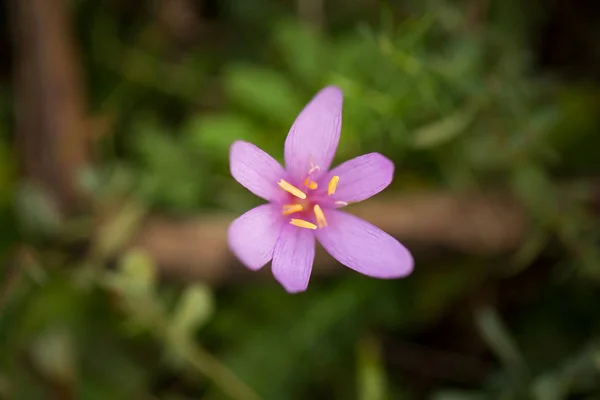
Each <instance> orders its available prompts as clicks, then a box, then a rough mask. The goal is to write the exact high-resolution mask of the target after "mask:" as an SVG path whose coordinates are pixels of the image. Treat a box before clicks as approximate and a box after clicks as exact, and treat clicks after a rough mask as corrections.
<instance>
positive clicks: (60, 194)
mask: <svg viewBox="0 0 600 400" xmlns="http://www.w3.org/2000/svg"><path fill="white" fill-rule="evenodd" d="M10 6H11V12H12V18H11V21H12V23H13V37H14V49H15V68H14V71H15V97H16V101H15V110H16V138H17V144H18V146H19V147H20V154H21V161H22V166H23V169H24V173H25V175H26V176H27V177H28V178H29V179H32V180H33V181H35V182H36V183H37V184H38V185H40V186H41V187H42V188H43V189H44V190H45V191H47V192H48V193H49V194H51V195H52V197H53V198H55V199H56V201H57V202H58V204H59V206H60V208H61V209H62V210H63V211H70V210H73V209H75V208H77V207H78V206H79V205H80V204H81V201H82V199H83V194H82V193H81V191H79V190H78V188H77V184H76V176H75V174H76V173H77V172H78V171H81V169H82V167H83V166H84V165H85V164H86V163H88V161H89V159H88V157H89V154H88V136H87V135H86V131H87V129H86V122H85V115H84V112H85V111H84V107H85V106H84V104H85V96H84V91H83V80H82V77H81V71H80V69H79V67H80V65H79V62H78V60H77V57H76V51H75V45H74V43H73V35H71V33H70V28H69V19H68V10H67V5H66V2H65V1H64V0H12V1H11V2H10Z"/></svg>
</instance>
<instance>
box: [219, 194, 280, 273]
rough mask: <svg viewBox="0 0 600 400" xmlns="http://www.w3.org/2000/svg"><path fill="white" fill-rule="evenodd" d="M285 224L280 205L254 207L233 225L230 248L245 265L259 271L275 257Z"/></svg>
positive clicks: (229, 234)
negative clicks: (276, 245) (278, 240)
mask: <svg viewBox="0 0 600 400" xmlns="http://www.w3.org/2000/svg"><path fill="white" fill-rule="evenodd" d="M284 223H285V222H284V220H283V218H282V216H281V209H280V207H279V206H276V205H274V204H263V205H262V206H258V207H256V208H253V209H252V210H250V211H248V212H246V213H245V214H243V215H242V216H240V217H238V218H237V219H235V220H234V221H233V222H232V223H231V224H230V225H229V229H228V231H227V242H228V244H229V248H230V249H231V251H233V253H234V254H235V255H236V257H237V258H238V259H239V260H240V261H241V262H242V264H244V265H245V266H246V267H248V268H249V269H251V270H254V271H256V270H258V269H260V268H262V267H263V266H264V265H265V264H266V263H268V262H269V261H271V259H272V258H273V252H274V250H275V244H276V243H277V239H278V238H279V233H280V232H281V228H282V227H283V224H284Z"/></svg>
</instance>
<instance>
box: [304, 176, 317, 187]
mask: <svg viewBox="0 0 600 400" xmlns="http://www.w3.org/2000/svg"><path fill="white" fill-rule="evenodd" d="M304 186H306V187H308V188H309V189H310V190H315V189H316V188H318V187H319V185H318V184H317V182H314V181H311V180H310V178H306V179H305V180H304Z"/></svg>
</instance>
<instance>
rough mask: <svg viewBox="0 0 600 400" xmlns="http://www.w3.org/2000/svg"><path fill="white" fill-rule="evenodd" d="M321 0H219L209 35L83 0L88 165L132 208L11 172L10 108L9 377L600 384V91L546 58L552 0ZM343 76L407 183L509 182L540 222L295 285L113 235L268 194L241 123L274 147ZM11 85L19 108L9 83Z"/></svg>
mask: <svg viewBox="0 0 600 400" xmlns="http://www.w3.org/2000/svg"><path fill="white" fill-rule="evenodd" d="M303 2H304V1H303V0H299V1H297V2H291V1H290V2H278V1H273V0H245V1H233V0H228V1H223V2H216V4H217V5H216V6H215V7H216V9H217V13H216V15H212V14H211V13H209V14H211V15H210V17H207V20H206V21H202V24H205V25H203V26H204V30H202V31H201V33H200V34H198V35H197V36H196V37H194V38H193V39H192V40H181V39H178V38H176V37H173V36H170V35H169V34H168V32H167V31H165V30H164V29H163V28H161V27H160V26H159V25H157V24H156V13H157V9H156V7H155V6H156V4H155V2H150V1H148V2H139V4H137V5H135V6H133V5H129V3H122V4H121V2H118V1H116V0H103V1H91V0H78V1H72V2H71V5H72V11H73V17H74V19H73V20H74V23H75V28H76V32H77V38H78V41H79V42H78V43H79V47H80V49H81V51H82V58H83V62H84V66H85V73H86V79H87V81H86V82H87V84H88V90H89V94H90V99H91V103H92V105H91V110H90V112H91V113H92V114H93V115H96V116H100V117H101V118H102V121H104V125H103V126H105V134H104V135H103V136H102V138H101V139H100V140H99V141H98V142H97V151H98V153H99V154H101V155H102V157H103V160H104V161H103V163H102V164H101V165H99V166H97V168H96V169H94V170H90V171H84V172H83V173H82V179H81V184H82V185H83V186H84V187H85V188H86V189H87V190H88V191H89V192H90V193H91V194H92V195H93V198H94V201H95V202H96V203H97V204H98V207H99V208H103V207H106V208H110V207H109V206H110V204H113V203H114V202H115V201H117V200H118V202H120V203H125V204H126V206H124V207H123V208H122V210H121V211H119V212H118V213H117V214H116V215H115V216H114V218H112V219H111V220H110V223H107V224H106V225H105V226H103V227H102V229H96V228H95V227H93V224H90V222H89V221H88V220H87V219H86V218H85V217H83V218H82V219H81V220H77V221H62V220H60V218H59V217H58V216H57V214H56V213H55V212H54V210H53V208H52V206H51V205H50V204H48V203H47V201H46V200H45V199H44V197H43V196H42V195H41V194H39V193H38V192H37V191H36V189H35V188H33V187H30V186H28V185H27V184H26V183H25V182H23V181H22V180H20V179H19V178H18V177H17V172H16V171H17V169H16V160H17V158H18V155H17V153H16V150H15V148H14V145H13V139H12V135H11V129H12V124H11V123H10V122H9V123H7V124H3V126H2V129H3V132H0V136H1V138H2V142H0V208H1V212H0V220H1V221H2V228H3V229H2V231H1V232H0V255H2V257H4V258H5V259H6V260H7V262H6V263H4V264H3V266H2V285H1V289H0V398H1V399H4V398H6V399H40V398H46V397H48V396H54V397H56V398H65V399H67V398H81V399H172V400H175V399H177V400H183V399H192V398H207V399H221V398H236V399H246V398H248V399H251V398H264V399H275V400H279V399H281V400H286V399H309V398H323V399H360V400H383V399H420V398H429V399H435V400H455V399H456V400H471V399H473V400H475V399H507V400H509V399H536V400H554V399H556V400H559V399H575V398H577V399H596V398H600V383H599V382H600V344H599V343H600V342H599V341H598V340H599V337H598V327H599V322H600V314H599V313H598V307H597V305H598V304H600V303H599V301H600V293H599V291H598V285H599V281H598V277H599V275H600V259H599V252H598V244H599V242H598V239H599V238H600V236H599V234H600V223H599V222H598V218H597V215H594V214H593V209H592V208H590V207H589V204H590V200H593V195H594V193H595V194H596V195H597V191H596V192H595V191H594V190H595V187H594V186H593V184H594V181H593V178H594V177H596V176H597V175H598V173H599V172H600V163H599V162H597V161H596V155H597V152H598V148H599V147H598V145H599V144H600V139H599V136H598V132H599V130H598V129H599V128H600V114H599V113H598V104H599V103H598V100H599V99H600V91H598V88H597V87H596V86H594V85H593V84H592V83H591V81H587V80H586V79H585V77H581V78H580V79H578V80H572V79H571V80H569V79H566V78H564V76H562V75H561V74H560V73H559V72H560V71H557V70H555V69H552V68H548V67H546V66H544V65H541V64H540V63H539V62H537V60H538V57H537V52H538V48H537V47H536V45H535V43H536V38H537V36H538V35H540V31H541V26H543V22H544V21H546V20H547V19H548V18H550V16H549V15H548V10H547V8H546V7H545V6H544V3H543V2H541V1H540V2H532V3H528V4H524V3H523V2H520V1H518V0H493V1H492V0H490V1H488V2H486V1H477V0H474V1H470V2H461V1H455V2H452V1H447V0H428V1H416V0H404V1H402V2H370V1H366V0H360V1H356V2H355V3H353V4H346V3H344V2H342V1H341V0H332V1H325V2H324V4H325V12H324V24H323V26H321V27H320V28H319V27H316V26H315V22H316V21H314V20H311V19H310V18H299V17H298V13H297V10H296V8H295V5H298V4H299V3H303ZM306 2H310V0H306ZM190 3H191V4H195V7H196V8H194V9H195V10H196V11H198V10H200V9H201V6H200V2H198V3H195V2H190ZM314 3H317V4H320V2H319V1H314ZM211 4H213V5H214V4H215V2H211ZM482 4H483V6H484V12H482V13H481V15H478V14H477V13H475V14H473V13H470V12H469V10H471V8H472V7H473V6H478V5H482ZM590 40H591V39H590ZM591 43H593V40H592V41H591ZM589 46H593V44H589ZM328 84H336V85H339V86H340V87H341V88H342V89H343V90H344V93H345V104H344V116H343V118H344V120H343V136H342V141H341V144H340V149H339V152H338V154H337V157H338V159H339V160H345V159H349V158H352V157H355V156H356V155H359V154H362V153H365V152H371V151H378V152H381V153H383V154H385V155H386V156H388V157H390V158H391V159H392V160H394V161H395V162H396V165H397V174H396V177H395V181H394V183H393V185H392V187H391V188H390V189H389V191H391V192H394V191H402V192H410V191H413V190H421V189H428V188H432V189H440V190H447V191H458V190H464V189H475V190H480V189H481V190H490V189H501V190H505V191H508V192H510V193H511V194H513V195H514V196H515V197H516V198H518V199H519V200H520V201H521V202H522V203H523V204H524V205H525V207H526V209H527V211H528V216H529V218H530V222H531V230H530V232H529V233H528V235H527V240H526V241H525V242H524V243H522V246H521V248H519V249H518V250H517V251H516V252H515V253H514V254H507V255H505V256H503V257H484V256H480V257H474V256H470V257H467V256H464V255H459V254H454V255H453V256H452V257H445V258H443V259H427V260H425V261H424V262H420V260H419V259H417V269H416V272H415V274H414V275H413V276H411V277H410V278H408V279H405V280H401V281H376V280H372V279H368V278H365V277H362V276H358V275H357V274H353V273H342V274H340V275H338V276H335V277H331V278H328V279H315V280H313V282H311V286H310V289H309V291H308V292H306V293H305V294H302V295H296V296H290V295H288V294H286V293H285V292H284V291H283V290H282V289H281V287H279V286H278V285H277V284H276V283H275V282H274V281H261V282H258V281H257V282H252V283H247V284H246V283H245V284H236V285H225V286H223V287H220V288H211V287H208V286H206V285H204V284H202V283H199V282H186V283H182V282H177V283H174V282H167V281H165V280H163V279H159V278H158V277H157V274H156V266H155V265H154V261H153V260H152V259H151V258H149V257H148V255H147V254H145V253H143V252H141V251H137V250H134V251H132V252H129V253H127V254H124V255H123V254H120V253H119V252H118V251H117V250H118V249H119V248H120V246H121V244H122V243H124V242H125V241H126V240H127V239H128V237H129V235H130V234H131V230H132V229H133V227H135V226H136V224H137V222H139V221H140V220H141V218H143V216H144V215H146V214H147V213H148V212H155V211H156V212H157V211H160V212H164V213H168V214H171V215H176V216H178V217H182V218H185V217H186V216H189V215H194V214H196V213H198V212H200V211H202V212H207V213H210V212H219V211H231V212H236V213H242V212H244V211H245V210H247V209H249V208H250V207H252V206H254V205H255V204H258V199H256V198H254V197H253V196H252V195H251V194H250V193H248V192H247V191H246V190H245V189H244V188H243V187H241V186H240V185H239V184H237V183H236V182H235V181H234V180H233V179H232V178H231V177H230V176H229V172H228V149H229V146H230V144H231V143H232V141H233V140H236V139H244V140H248V141H251V142H253V143H255V144H257V145H258V146H260V147H261V148H263V149H265V150H266V151H267V152H269V153H271V154H273V155H274V156H275V157H276V158H279V159H281V156H282V145H283V141H284V139H285V135H286V133H287V130H288V129H289V126H290V125H291V123H292V121H293V120H294V118H295V116H296V114H297V113H298V112H299V110H300V109H301V108H302V106H303V105H304V104H305V103H306V102H307V101H308V100H309V99H310V98H311V97H312V96H313V95H314V94H315V93H316V92H317V91H318V90H319V89H320V88H322V87H323V86H325V85H328ZM0 100H1V101H0V112H1V113H2V114H1V115H2V119H3V120H5V121H10V119H9V118H10V114H11V111H12V99H11V86H10V84H9V82H4V83H3V85H2V88H1V91H0ZM123 199H125V200H123ZM82 240H83V241H85V242H86V243H88V245H89V249H90V250H87V251H84V252H81V251H78V250H77V249H78V244H79V243H80V242H81V241H82ZM202 245H203V244H202V243H198V246H202ZM22 248H25V249H26V250H24V252H25V254H27V255H28V256H27V257H25V258H24V260H25V261H21V262H20V263H19V264H18V265H13V263H11V262H9V260H11V259H12V255H14V252H15V251H17V250H15V249H22ZM82 253H84V254H83V255H82ZM417 254H418V253H417ZM19 259H20V260H22V259H23V257H21V258H19ZM513 292H514V294H513ZM473 369H476V371H475V372H461V371H472V370H473Z"/></svg>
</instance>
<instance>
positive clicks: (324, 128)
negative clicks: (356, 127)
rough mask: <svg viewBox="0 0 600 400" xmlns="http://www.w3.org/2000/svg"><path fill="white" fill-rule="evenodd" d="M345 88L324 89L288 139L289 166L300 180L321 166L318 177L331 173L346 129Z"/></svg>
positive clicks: (286, 150)
mask: <svg viewBox="0 0 600 400" xmlns="http://www.w3.org/2000/svg"><path fill="white" fill-rule="evenodd" d="M342 103H343V94H342V91H341V90H340V89H339V88H337V87H335V86H328V87H326V88H324V89H322V90H321V91H320V92H319V93H317V94H316V95H315V97H313V99H312V100H311V101H310V102H309V103H308V104H307V105H306V106H305V107H304V109H303V110H302V111H301V112H300V114H299V115H298V117H297V118H296V121H294V124H293V125H292V127H291V129H290V131H289V133H288V136H287V138H286V140H285V149H284V154H285V165H286V169H287V171H288V173H289V174H290V176H291V177H293V178H294V179H296V180H301V179H304V178H305V177H306V174H307V173H308V171H309V170H310V169H311V161H312V164H313V166H318V167H319V170H318V171H315V174H314V179H316V178H317V177H318V176H322V175H323V174H325V173H326V172H327V170H328V169H329V166H330V165H331V161H332V160H333V157H334V156H335V152H336V150H337V146H338V143H339V141H340V131H341V128H342Z"/></svg>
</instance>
